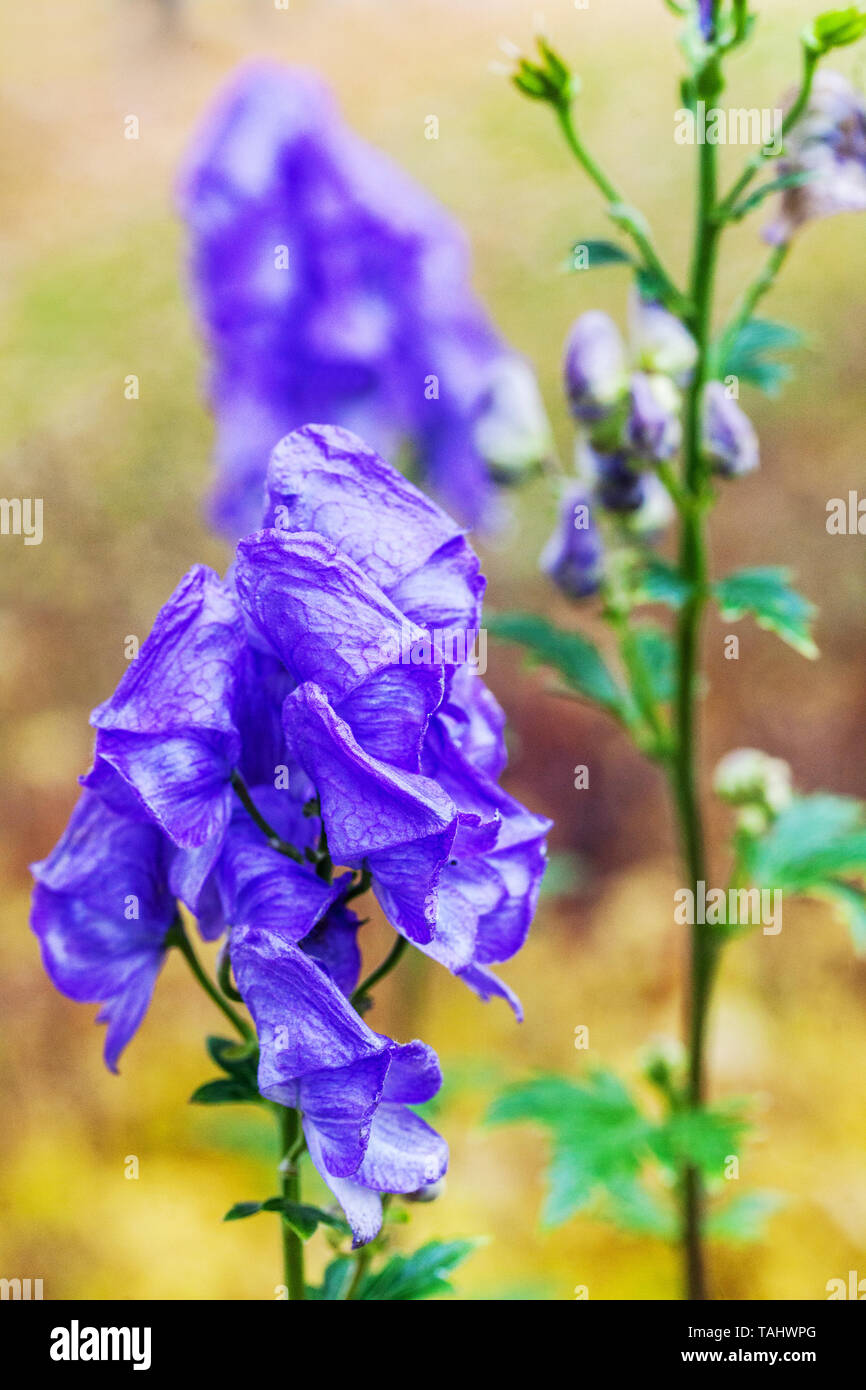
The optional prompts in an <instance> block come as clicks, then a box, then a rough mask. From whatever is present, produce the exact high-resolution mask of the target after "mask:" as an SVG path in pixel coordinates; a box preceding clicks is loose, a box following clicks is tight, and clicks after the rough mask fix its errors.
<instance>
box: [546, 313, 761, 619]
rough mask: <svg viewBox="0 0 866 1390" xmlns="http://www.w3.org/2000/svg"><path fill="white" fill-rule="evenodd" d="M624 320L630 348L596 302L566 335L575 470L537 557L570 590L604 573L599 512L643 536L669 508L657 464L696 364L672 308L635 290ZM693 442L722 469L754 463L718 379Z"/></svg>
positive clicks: (673, 436)
mask: <svg viewBox="0 0 866 1390" xmlns="http://www.w3.org/2000/svg"><path fill="white" fill-rule="evenodd" d="M629 321H630V335H629V336H630V351H627V350H626V347H625V344H624V343H623V340H622V337H621V336H620V332H619V329H618V328H617V326H616V324H615V323H614V321H613V320H612V319H611V318H609V317H608V315H607V314H603V313H600V312H598V311H596V310H590V311H589V312H587V313H585V314H582V315H581V316H580V318H579V319H578V320H577V322H576V323H575V324H574V326H573V327H572V329H571V332H570V334H569V337H568V341H567V344H566V349H565V361H564V376H565V391H566V395H567V398H568V402H569V406H570V408H571V413H572V415H573V416H574V418H575V420H576V421H577V422H578V438H577V446H576V451H575V462H576V479H572V480H570V481H569V482H568V483H567V484H566V486H565V487H564V489H563V496H562V501H561V508H560V515H559V520H558V523H557V529H556V530H555V532H554V534H553V535H552V536H551V538H550V540H549V542H548V544H547V546H546V547H545V550H544V553H543V554H542V557H541V566H542V569H544V570H545V572H546V573H547V574H549V575H550V577H551V578H552V579H553V581H554V583H555V584H557V586H558V587H559V588H560V589H562V590H563V592H565V593H566V594H568V595H569V596H570V597H572V598H585V597H587V596H588V595H590V594H594V593H596V592H597V590H598V589H599V588H600V587H601V584H602V582H603V577H604V546H603V543H602V538H601V534H600V531H599V528H598V525H597V518H598V517H599V516H604V517H607V518H609V519H613V520H615V521H616V522H617V523H618V524H619V526H620V528H621V529H623V530H624V531H625V532H626V534H627V535H631V536H635V535H636V536H642V537H645V538H652V537H653V536H654V535H655V534H656V533H658V532H660V531H661V530H662V529H663V528H664V527H665V526H666V525H667V524H668V522H669V521H670V520H671V519H672V516H673V503H672V501H671V498H670V494H669V493H668V490H667V488H666V486H665V484H664V482H663V481H662V479H661V478H660V476H659V471H658V470H659V468H660V466H661V465H664V464H667V463H669V462H670V460H671V459H673V457H674V456H675V455H676V453H677V451H678V450H679V448H680V445H681V442H682V423H681V413H682V406H683V401H682V388H683V386H684V385H686V384H687V383H688V381H689V379H690V377H691V374H692V370H693V368H694V365H695V356H696V349H695V343H694V340H693V338H692V336H691V334H690V333H689V331H688V329H687V328H686V327H685V326H684V325H683V324H682V323H681V321H680V320H679V319H678V318H677V317H676V316H675V315H674V314H672V313H670V312H669V311H668V310H667V309H666V308H665V307H664V306H663V305H661V304H659V303H657V302H655V301H653V300H648V299H645V298H643V297H642V296H641V295H640V294H638V292H637V291H634V292H633V293H632V297H631V300H630V303H629ZM702 446H703V452H704V456H705V457H706V458H707V460H708V461H709V462H710V465H711V466H712V468H713V469H714V471H715V472H717V473H718V474H720V475H722V476H725V477H735V476H738V475H740V474H744V473H748V472H750V471H751V470H752V469H754V468H756V467H757V466H758V441H757V436H756V435H755V431H754V429H753V427H752V424H751V422H750V420H749V419H748V417H747V416H746V415H745V414H744V413H743V411H742V410H741V409H740V406H739V405H738V404H737V402H736V400H735V399H734V398H733V397H732V396H731V395H730V394H729V392H728V390H727V388H726V387H725V386H724V385H723V383H722V382H720V381H711V382H708V383H707V386H706V387H705V389H704V395H703V441H702Z"/></svg>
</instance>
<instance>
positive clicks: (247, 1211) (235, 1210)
mask: <svg viewBox="0 0 866 1390" xmlns="http://www.w3.org/2000/svg"><path fill="white" fill-rule="evenodd" d="M261 1210H262V1204H261V1202H235V1204H234V1206H233V1207H230V1208H229V1210H228V1211H227V1212H226V1214H225V1216H224V1217H223V1221H242V1220H243V1219H244V1217H246V1216H255V1215H256V1213H257V1212H260V1211H261Z"/></svg>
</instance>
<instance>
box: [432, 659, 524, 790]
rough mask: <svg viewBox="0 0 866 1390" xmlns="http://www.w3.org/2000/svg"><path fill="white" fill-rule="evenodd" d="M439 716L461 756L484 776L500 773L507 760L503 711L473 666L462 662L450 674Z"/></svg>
mask: <svg viewBox="0 0 866 1390" xmlns="http://www.w3.org/2000/svg"><path fill="white" fill-rule="evenodd" d="M439 718H440V719H442V720H444V721H445V723H446V725H447V727H448V730H449V733H450V735H451V739H452V741H453V742H454V743H455V744H456V745H457V747H458V748H459V749H460V751H461V753H462V754H463V756H464V757H465V758H467V759H468V760H469V761H470V762H471V763H474V765H475V766H476V767H478V768H480V769H481V771H482V772H486V773H487V774H488V776H490V777H493V778H496V777H499V776H500V774H501V773H502V771H503V769H504V768H505V765H506V763H507V762H508V751H507V749H506V747H505V736H504V731H505V711H504V710H503V708H502V706H501V705H500V703H499V701H498V700H497V699H496V696H495V695H494V694H493V692H492V691H491V690H488V688H487V686H486V685H485V684H484V681H483V680H482V679H481V677H480V675H479V673H478V672H477V671H476V670H475V669H474V667H472V666H470V665H469V664H465V665H463V666H459V667H458V668H457V669H456V671H455V672H454V673H453V675H452V677H451V681H450V684H449V687H448V694H447V697H446V700H445V703H444V704H443V705H442V707H441V709H440V710H439Z"/></svg>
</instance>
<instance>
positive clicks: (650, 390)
mask: <svg viewBox="0 0 866 1390" xmlns="http://www.w3.org/2000/svg"><path fill="white" fill-rule="evenodd" d="M680 406H681V401H680V395H679V392H678V391H677V388H676V387H675V386H674V384H673V382H672V381H671V379H670V377H667V376H662V375H661V374H660V373H658V372H653V373H650V372H634V373H633V375H632V378H631V382H630V385H629V414H628V420H627V422H626V427H625V433H626V440H627V442H628V444H629V447H630V448H631V449H633V450H634V452H635V453H636V454H638V455H640V457H641V458H645V459H649V460H653V461H661V460H665V459H670V458H672V457H673V456H674V454H675V453H676V452H677V450H678V449H679V447H680V442H681V440H682V426H681V424H680Z"/></svg>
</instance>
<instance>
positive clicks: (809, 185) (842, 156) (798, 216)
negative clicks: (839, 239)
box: [763, 68, 866, 245]
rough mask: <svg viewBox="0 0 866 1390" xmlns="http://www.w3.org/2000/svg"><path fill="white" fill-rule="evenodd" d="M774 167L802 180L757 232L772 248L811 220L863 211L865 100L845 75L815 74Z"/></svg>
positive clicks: (865, 204)
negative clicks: (806, 97)
mask: <svg viewBox="0 0 866 1390" xmlns="http://www.w3.org/2000/svg"><path fill="white" fill-rule="evenodd" d="M778 169H779V173H780V174H803V175H804V176H806V181H805V182H803V183H800V184H797V185H795V186H793V187H791V188H786V189H785V190H784V191H783V193H782V194H781V196H780V199H779V209H778V213H777V215H776V217H775V219H774V221H773V222H771V223H770V224H769V226H767V227H765V228H764V233H763V235H764V239H765V241H768V242H770V243H771V244H772V245H781V244H783V243H785V242H787V241H789V240H790V238H791V237H792V236H793V234H794V233H795V232H796V231H797V229H798V228H799V227H801V226H802V225H803V223H804V222H809V221H811V220H812V219H813V218H818V217H830V216H832V215H833V214H834V213H837V212H864V211H866V100H864V97H863V93H862V92H860V91H858V89H857V88H856V87H854V86H853V85H852V83H851V82H849V81H848V79H847V77H843V76H842V74H841V73H838V72H834V71H832V70H831V69H827V68H821V69H820V70H819V71H818V72H817V73H816V75H815V78H814V81H813V84H812V92H811V95H810V98H809V103H808V106H807V108H806V111H805V113H804V114H803V116H801V118H800V120H799V121H797V123H796V125H795V126H794V127H793V129H792V130H791V131H790V133H789V134H788V136H787V138H786V141H785V154H784V157H783V158H782V159H781V160H779V162H778Z"/></svg>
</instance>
